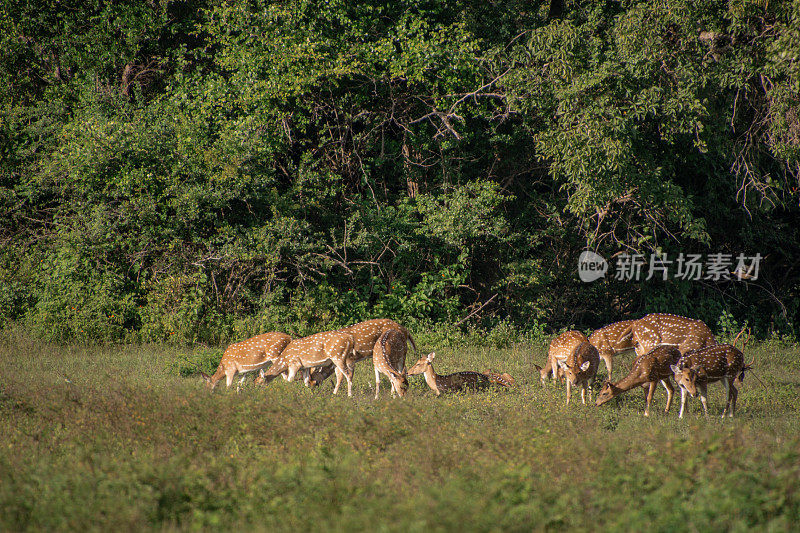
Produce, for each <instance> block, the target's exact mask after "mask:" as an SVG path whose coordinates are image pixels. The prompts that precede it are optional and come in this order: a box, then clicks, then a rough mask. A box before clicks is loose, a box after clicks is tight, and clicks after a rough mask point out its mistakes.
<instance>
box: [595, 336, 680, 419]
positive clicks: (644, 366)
mask: <svg viewBox="0 0 800 533" xmlns="http://www.w3.org/2000/svg"><path fill="white" fill-rule="evenodd" d="M680 358H681V352H679V351H678V349H677V348H676V347H674V346H659V347H658V348H655V349H653V351H650V352H647V353H646V354H644V355H640V356H639V357H637V358H636V359H634V360H633V365H632V366H631V371H630V372H629V373H628V375H627V376H625V377H624V378H622V379H621V380H619V381H617V382H616V383H611V382H610V381H606V382H605V383H603V388H602V389H600V394H598V395H597V401H596V402H595V405H598V406H599V405H603V404H604V403H606V402H607V401H609V400H611V399H612V398H615V397H617V396H619V395H620V394H622V393H623V392H625V391H628V390H631V389H632V388H634V387H638V386H639V385H645V384H647V385H648V389H647V405H646V406H645V408H644V416H650V402H651V401H653V393H654V392H655V390H656V387H657V386H658V382H659V381H660V382H661V384H662V385H664V388H665V389H667V408H666V409H665V410H664V412H665V413H668V412H669V408H670V406H671V405H672V395H673V393H674V392H675V389H674V388H673V387H672V383H670V381H669V378H671V377H672V374H673V372H672V368H671V367H672V365H674V364H676V363H677V362H678V360H679V359H680Z"/></svg>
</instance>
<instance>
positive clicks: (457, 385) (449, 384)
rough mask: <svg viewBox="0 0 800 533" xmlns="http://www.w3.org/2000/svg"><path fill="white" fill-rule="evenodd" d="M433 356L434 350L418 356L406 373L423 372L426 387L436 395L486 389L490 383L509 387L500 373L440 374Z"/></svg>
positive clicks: (412, 374) (434, 354)
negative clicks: (495, 374) (498, 375)
mask: <svg viewBox="0 0 800 533" xmlns="http://www.w3.org/2000/svg"><path fill="white" fill-rule="evenodd" d="M434 357H436V353H435V352H433V353H429V354H428V355H423V356H422V357H420V358H419V360H418V361H417V362H416V363H415V364H414V366H412V367H411V368H409V369H408V375H409V376H416V375H417V374H423V375H424V376H425V383H427V384H428V387H430V388H431V389H433V392H435V393H436V396H439V395H441V394H442V393H443V392H457V391H463V390H466V389H469V390H481V389H486V388H488V387H489V386H490V385H492V384H495V385H500V386H503V387H509V386H510V385H511V384H510V382H509V381H508V380H507V379H506V378H503V377H502V374H501V375H500V377H495V376H494V375H493V374H492V373H490V374H492V375H486V374H481V373H480V372H456V373H454V374H448V375H446V376H440V375H439V374H437V373H436V372H435V371H434V370H433V358H434ZM508 377H511V376H508ZM511 380H512V381H513V378H511Z"/></svg>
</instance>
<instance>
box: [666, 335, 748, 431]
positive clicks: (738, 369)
mask: <svg viewBox="0 0 800 533" xmlns="http://www.w3.org/2000/svg"><path fill="white" fill-rule="evenodd" d="M753 361H755V358H754V359H753ZM752 365H753V363H752V362H751V363H750V364H749V365H747V366H745V364H744V354H742V352H740V351H739V350H738V349H736V348H735V347H733V346H731V345H730V344H717V345H715V346H707V347H705V348H701V349H699V350H692V351H690V352H687V353H685V354H683V355H682V356H681V358H680V359H679V360H678V363H677V364H675V365H672V367H671V369H672V372H673V374H674V378H675V382H676V383H677V384H678V386H679V387H680V388H681V412H680V414H679V415H678V418H683V408H684V406H685V405H686V393H687V392H688V393H689V395H691V397H692V398H694V397H695V396H696V395H699V396H700V402H701V403H702V404H703V413H705V415H706V416H708V406H707V405H706V398H707V397H708V384H709V383H714V382H715V381H721V382H722V386H723V387H725V388H727V389H728V401H727V403H726V404H725V409H723V411H722V417H723V418H724V417H725V414H726V413H727V414H728V416H731V417H732V416H733V415H734V413H736V398H737V397H738V396H739V391H737V390H736V386H735V384H734V382H741V381H742V379H744V372H745V370H749V369H750V368H751V367H752Z"/></svg>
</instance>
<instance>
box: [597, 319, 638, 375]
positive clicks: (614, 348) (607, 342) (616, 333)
mask: <svg viewBox="0 0 800 533" xmlns="http://www.w3.org/2000/svg"><path fill="white" fill-rule="evenodd" d="M632 326H633V320H622V321H620V322H614V323H613V324H609V325H608V326H604V327H602V328H600V329H596V330H594V331H593V332H592V334H591V335H589V342H590V343H592V346H594V347H595V348H597V352H598V354H599V355H600V359H602V360H603V362H604V363H605V365H606V370H608V379H609V380H611V370H612V367H613V358H614V356H615V355H616V354H618V353H620V352H625V351H627V350H633V331H632V329H633V328H632Z"/></svg>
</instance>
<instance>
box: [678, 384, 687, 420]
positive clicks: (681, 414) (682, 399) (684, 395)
mask: <svg viewBox="0 0 800 533" xmlns="http://www.w3.org/2000/svg"><path fill="white" fill-rule="evenodd" d="M685 406H686V389H684V388H683V387H681V412H680V413H678V418H683V408H684V407H685Z"/></svg>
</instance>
